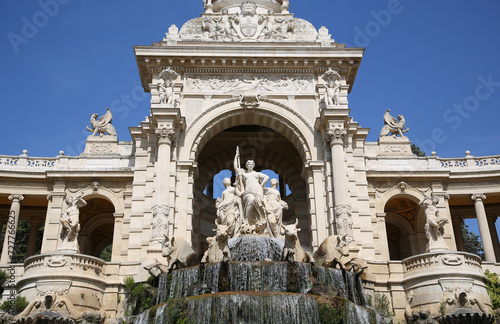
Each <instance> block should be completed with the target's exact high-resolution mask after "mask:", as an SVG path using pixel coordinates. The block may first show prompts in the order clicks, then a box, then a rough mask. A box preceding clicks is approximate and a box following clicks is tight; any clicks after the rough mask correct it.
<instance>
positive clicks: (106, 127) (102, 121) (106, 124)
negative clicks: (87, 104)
mask: <svg viewBox="0 0 500 324" xmlns="http://www.w3.org/2000/svg"><path fill="white" fill-rule="evenodd" d="M106 110H107V111H106V113H105V114H104V115H102V116H101V118H99V119H97V118H98V117H99V115H98V114H92V116H91V117H90V125H91V126H92V128H89V127H88V126H87V130H88V131H89V132H92V136H96V135H99V136H104V135H106V133H107V135H111V136H116V130H115V128H114V127H113V125H111V122H112V121H113V114H112V113H111V110H109V108H106Z"/></svg>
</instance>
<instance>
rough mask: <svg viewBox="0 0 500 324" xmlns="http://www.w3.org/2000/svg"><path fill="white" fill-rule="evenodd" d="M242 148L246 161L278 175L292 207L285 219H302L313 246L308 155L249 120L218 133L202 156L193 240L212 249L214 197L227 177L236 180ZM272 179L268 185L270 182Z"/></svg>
mask: <svg viewBox="0 0 500 324" xmlns="http://www.w3.org/2000/svg"><path fill="white" fill-rule="evenodd" d="M237 146H238V147H239V148H240V154H241V165H242V167H243V166H244V165H245V163H246V161H247V160H249V159H252V160H254V161H255V164H256V168H255V170H256V171H258V172H263V173H265V174H267V175H269V177H270V180H271V179H273V178H276V179H277V180H278V182H279V186H278V190H279V191H280V193H281V199H282V200H284V201H285V202H287V204H288V206H289V209H288V210H287V211H285V212H284V214H283V221H284V222H291V221H295V219H296V218H297V219H299V223H300V225H299V227H301V228H302V230H301V232H300V237H299V239H300V241H301V244H302V245H303V246H304V247H308V246H310V245H311V226H310V219H309V213H308V210H309V209H308V207H309V206H308V203H307V201H308V199H307V193H306V192H307V189H306V182H305V181H304V179H303V178H302V168H303V160H302V157H301V154H300V153H299V152H298V150H297V148H296V146H294V144H293V143H292V142H291V141H290V140H289V139H288V138H287V137H285V136H283V135H282V134H281V133H279V132H277V131H275V130H273V129H271V128H268V127H264V126H260V125H255V124H249V125H246V124H244V125H239V126H235V127H228V128H226V129H224V130H223V131H221V132H219V133H218V134H216V135H215V136H213V137H212V138H211V139H210V140H209V141H207V142H206V144H205V145H204V146H203V148H202V149H201V151H200V153H199V155H198V168H199V172H198V177H196V178H195V181H194V208H193V210H194V219H193V229H194V231H193V233H194V235H195V237H193V244H194V245H195V248H197V249H198V250H199V251H198V252H200V253H202V252H203V251H204V250H205V249H206V248H207V243H206V238H207V237H210V236H213V231H212V229H213V228H214V227H215V226H214V223H215V219H216V208H215V201H216V199H217V198H218V197H220V196H221V193H222V191H223V190H224V189H225V188H224V186H223V184H222V180H223V179H224V178H226V177H227V178H230V179H231V180H232V181H231V183H234V182H235V177H236V175H235V173H234V167H233V161H234V156H235V152H236V147H237ZM270 180H269V182H268V183H267V187H269V185H270Z"/></svg>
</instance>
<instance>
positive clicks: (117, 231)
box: [111, 213, 125, 262]
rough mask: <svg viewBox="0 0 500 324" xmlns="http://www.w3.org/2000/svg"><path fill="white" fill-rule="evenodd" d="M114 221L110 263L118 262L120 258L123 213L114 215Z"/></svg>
mask: <svg viewBox="0 0 500 324" xmlns="http://www.w3.org/2000/svg"><path fill="white" fill-rule="evenodd" d="M113 216H114V219H115V224H114V229H113V248H112V249H111V261H112V262H118V261H119V258H120V254H121V251H122V249H123V247H122V240H123V217H124V216H125V214H124V213H114V214H113Z"/></svg>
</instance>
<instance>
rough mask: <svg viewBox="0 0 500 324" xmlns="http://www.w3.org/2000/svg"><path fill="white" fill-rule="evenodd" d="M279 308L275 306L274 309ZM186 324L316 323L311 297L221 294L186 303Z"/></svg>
mask: <svg viewBox="0 0 500 324" xmlns="http://www.w3.org/2000/svg"><path fill="white" fill-rule="evenodd" d="M278 305H279V307H276V306H278ZM187 317H188V318H189V320H190V323H200V324H211V323H218V321H217V320H220V319H223V323H232V324H240V323H266V324H282V323H300V324H317V323H319V312H318V307H317V304H316V302H315V301H314V298H311V297H310V296H307V295H301V294H286V293H280V294H278V293H266V294H259V295H255V294H251V293H248V292H247V293H223V294H215V295H213V296H209V297H207V298H199V297H194V298H192V299H191V300H189V301H188V306H187Z"/></svg>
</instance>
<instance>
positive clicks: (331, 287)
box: [157, 261, 366, 305]
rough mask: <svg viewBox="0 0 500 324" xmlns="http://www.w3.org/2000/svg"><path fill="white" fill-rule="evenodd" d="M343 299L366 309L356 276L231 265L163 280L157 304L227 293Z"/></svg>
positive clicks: (292, 266)
mask: <svg viewBox="0 0 500 324" xmlns="http://www.w3.org/2000/svg"><path fill="white" fill-rule="evenodd" d="M311 290H313V291H315V293H317V294H330V295H335V296H341V297H343V298H346V299H349V300H350V301H352V302H354V303H357V304H360V305H365V304H366V302H365V298H364V295H363V288H362V286H361V282H360V280H359V279H357V278H356V277H355V275H354V274H352V273H349V272H344V271H342V270H337V269H330V268H324V267H316V266H315V267H312V266H311V265H310V264H306V263H289V262H264V261H230V262H224V263H214V264H203V265H199V266H195V267H190V268H185V269H179V270H174V271H172V273H171V274H166V275H162V276H161V277H160V287H159V294H158V300H157V304H160V303H163V302H166V301H168V300H169V299H173V298H183V297H191V296H196V295H203V294H207V293H217V292H226V291H234V292H238V291H269V292H294V293H308V292H310V291H311Z"/></svg>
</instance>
